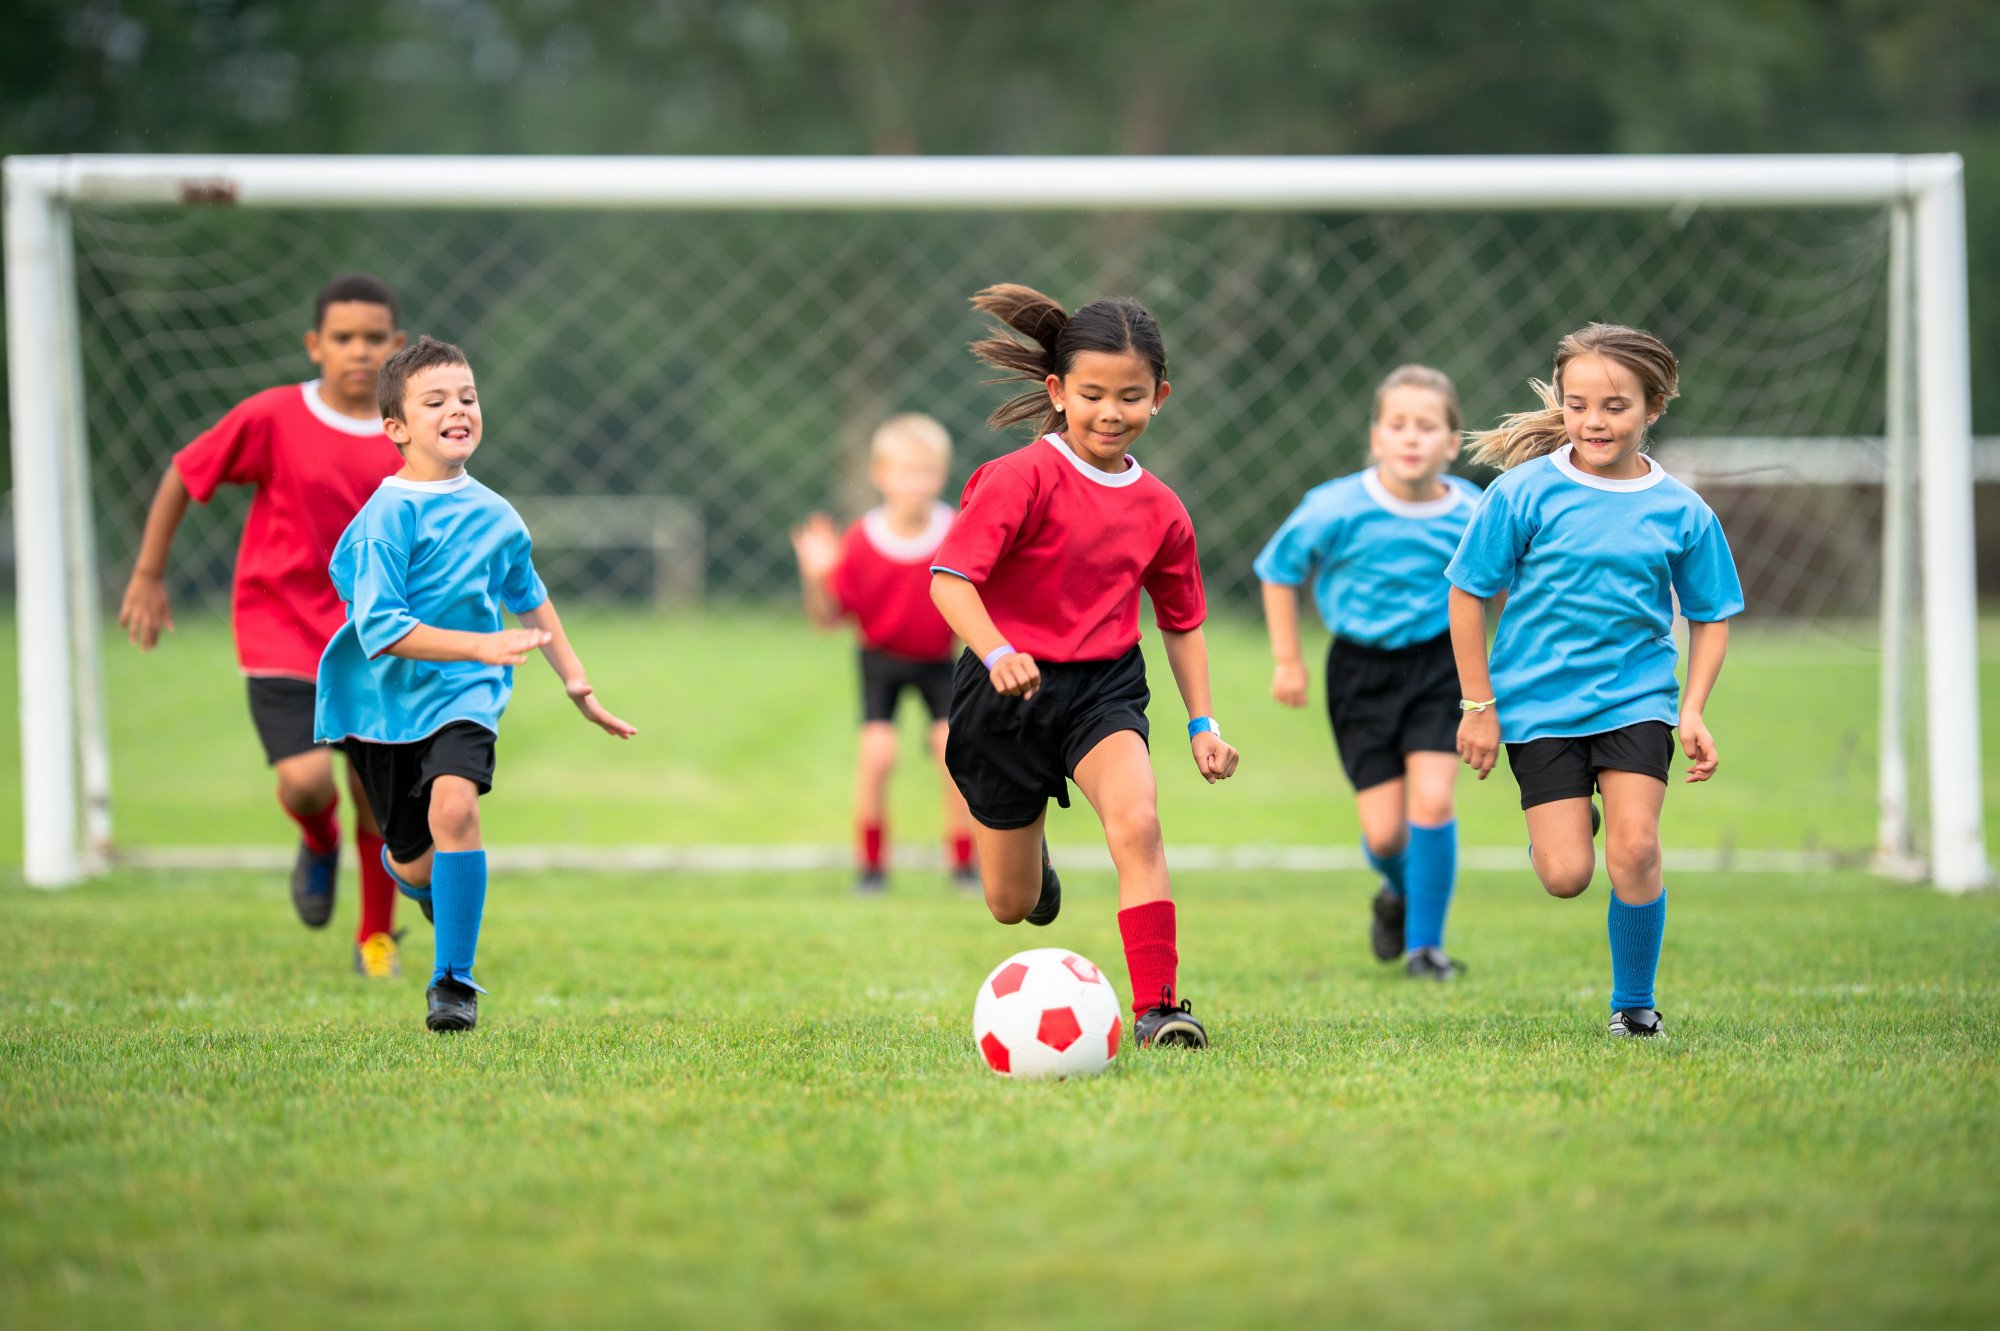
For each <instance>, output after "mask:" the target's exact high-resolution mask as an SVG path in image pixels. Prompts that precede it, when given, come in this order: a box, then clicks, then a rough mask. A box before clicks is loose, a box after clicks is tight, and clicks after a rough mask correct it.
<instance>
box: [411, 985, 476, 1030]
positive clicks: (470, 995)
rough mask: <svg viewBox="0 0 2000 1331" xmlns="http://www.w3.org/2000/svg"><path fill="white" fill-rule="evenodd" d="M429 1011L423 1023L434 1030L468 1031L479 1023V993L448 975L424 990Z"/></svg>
mask: <svg viewBox="0 0 2000 1331" xmlns="http://www.w3.org/2000/svg"><path fill="white" fill-rule="evenodd" d="M424 997H425V999H427V1000H428V1001H429V1003H430V1012H429V1013H428V1014H427V1015H426V1016H425V1017H424V1025H426V1026H428V1027H429V1028H430V1029H432V1030H434V1031H469V1030H471V1029H472V1028H473V1027H474V1026H477V1025H478V1024H479V994H478V993H477V991H475V990H472V989H468V988H466V987H465V986H464V985H462V984H460V983H459V982H458V981H456V980H453V979H450V978H449V977H447V978H445V979H442V980H439V981H438V982H437V983H436V984H433V985H432V986H431V987H430V988H429V989H428V990H426V991H425V992H424Z"/></svg>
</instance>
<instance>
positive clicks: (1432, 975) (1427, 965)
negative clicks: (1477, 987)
mask: <svg viewBox="0 0 2000 1331" xmlns="http://www.w3.org/2000/svg"><path fill="white" fill-rule="evenodd" d="M1403 969H1404V971H1406V972H1407V973H1408V974H1409V976H1410V978H1411V979H1414V980H1456V979H1457V978H1458V977H1459V976H1461V975H1463V974H1465V963H1464V962H1460V961H1453V960H1452V959H1451V958H1450V957H1448V956H1446V955H1445V951H1444V949H1443V948H1441V947H1420V948H1417V949H1415V950H1414V951H1412V952H1411V953H1410V956H1409V959H1408V960H1407V961H1405V962H1404V963H1403Z"/></svg>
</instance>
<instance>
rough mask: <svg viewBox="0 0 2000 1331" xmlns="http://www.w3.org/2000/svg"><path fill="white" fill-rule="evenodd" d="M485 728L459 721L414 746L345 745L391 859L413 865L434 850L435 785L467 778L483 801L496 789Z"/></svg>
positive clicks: (491, 736)
mask: <svg viewBox="0 0 2000 1331" xmlns="http://www.w3.org/2000/svg"><path fill="white" fill-rule="evenodd" d="M496 738H497V737H496V736H495V735H494V733H493V732H492V731H490V730H488V729H487V728H486V727H485V726H481V725H474V724H473V723H472V722H470V721H454V722H452V723H451V724H450V725H448V726H446V727H444V728H443V729H442V730H439V731H438V732H437V733H436V734H433V735H430V736H428V737H427V738H424V739H420V740H417V741H416V742H415V743H412V744H371V743H369V742H368V741H367V740H365V739H344V740H342V741H341V742H340V746H339V747H340V748H341V750H342V751H343V752H345V753H346V754H347V760H348V762H350V763H352V764H353V765H354V775H355V776H357V777H359V778H360V780H361V789H362V792H363V793H364V794H366V795H367V796H368V807H369V808H371V809H373V810H374V811H375V823H376V825H377V826H378V827H380V828H381V829H382V839H383V840H384V841H386V842H388V843H389V853H390V854H391V855H393V856H394V857H395V858H396V859H397V860H399V861H400V862H402V863H404V864H408V863H409V862H410V861H411V860H413V859H415V858H417V856H419V855H421V854H423V853H424V852H425V851H426V850H429V849H430V846H431V782H433V781H435V780H437V779H438V778H439V777H441V776H462V777H464V778H465V779H466V780H467V781H470V782H471V783H472V784H473V785H475V786H477V787H479V793H480V794H482V795H484V794H485V793H486V792H488V791H489V790H491V789H493V744H494V740H495V739H496Z"/></svg>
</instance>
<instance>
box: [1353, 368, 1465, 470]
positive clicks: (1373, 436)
mask: <svg viewBox="0 0 2000 1331" xmlns="http://www.w3.org/2000/svg"><path fill="white" fill-rule="evenodd" d="M1368 449H1369V451H1370V452H1371V453H1373V454H1374V455H1375V461H1376V462H1377V463H1378V464H1380V466H1381V469H1382V475H1383V477H1384V478H1385V479H1387V480H1391V481H1394V482H1396V483H1397V484H1399V485H1402V486H1404V487H1406V488H1410V489H1419V488H1426V487H1428V486H1430V484H1431V483H1432V482H1433V481H1435V480H1437V478H1438V476H1439V475H1440V474H1441V473H1442V472H1443V471H1444V469H1445V468H1446V467H1449V466H1450V465H1451V462H1452V459H1453V458H1456V457H1457V456H1458V431H1457V430H1454V429H1452V428H1451V404H1450V403H1449V402H1447V401H1446V400H1445V396H1444V394H1443V393H1440V392H1438V391H1437V390H1436V389H1435V388H1422V387H1419V386H1417V385H1415V384H1398V385H1396V386H1395V387H1394V388H1391V389H1389V390H1388V391H1386V392H1384V393H1383V394H1382V406H1381V409H1380V410H1379V411H1377V412H1376V414H1375V424H1374V427H1373V428H1371V429H1370V430H1369V431H1368Z"/></svg>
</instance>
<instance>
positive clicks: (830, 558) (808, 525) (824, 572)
mask: <svg viewBox="0 0 2000 1331" xmlns="http://www.w3.org/2000/svg"><path fill="white" fill-rule="evenodd" d="M792 553H794V554H796V555H797V556H798V557H799V572H800V573H801V574H803V575H804V576H805V577H807V578H810V579H811V580H813V581H814V582H819V581H821V580H823V579H825V578H828V577H830V576H832V574H833V571H834V570H835V569H836V568H839V567H840V529H839V528H838V527H836V526H834V525H833V519H832V518H830V517H828V516H827V515H826V514H824V513H815V514H813V515H812V516H811V517H809V518H807V519H806V520H805V521H804V522H802V523H800V524H799V525H798V526H796V527H794V528H792Z"/></svg>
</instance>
